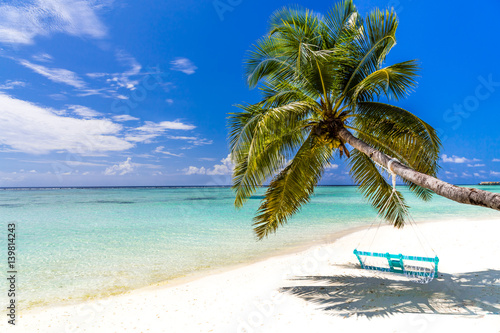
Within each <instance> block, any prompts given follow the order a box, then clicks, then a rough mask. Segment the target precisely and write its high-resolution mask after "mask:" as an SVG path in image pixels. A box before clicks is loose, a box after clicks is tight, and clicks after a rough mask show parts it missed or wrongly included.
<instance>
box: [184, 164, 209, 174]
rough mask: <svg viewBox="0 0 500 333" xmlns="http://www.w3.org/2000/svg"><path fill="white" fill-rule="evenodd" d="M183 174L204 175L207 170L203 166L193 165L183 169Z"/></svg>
mask: <svg viewBox="0 0 500 333" xmlns="http://www.w3.org/2000/svg"><path fill="white" fill-rule="evenodd" d="M183 171H184V174H185V175H204V174H206V173H207V170H206V169H205V168H204V167H201V168H197V167H194V166H190V167H188V168H187V169H184V170H183Z"/></svg>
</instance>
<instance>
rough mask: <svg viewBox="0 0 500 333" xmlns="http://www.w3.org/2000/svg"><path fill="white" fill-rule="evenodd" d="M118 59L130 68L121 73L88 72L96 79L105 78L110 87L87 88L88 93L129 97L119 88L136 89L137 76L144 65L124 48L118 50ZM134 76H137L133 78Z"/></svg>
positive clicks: (88, 75) (122, 97)
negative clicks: (119, 92)
mask: <svg viewBox="0 0 500 333" xmlns="http://www.w3.org/2000/svg"><path fill="white" fill-rule="evenodd" d="M115 55H116V59H117V61H118V62H119V63H120V64H121V65H122V66H124V67H126V68H128V69H127V70H125V71H124V72H121V73H87V74H86V76H87V77H89V78H91V79H94V80H103V81H104V82H105V83H106V84H107V85H108V87H106V88H102V89H87V91H85V94H86V95H102V96H104V97H113V98H119V99H128V97H126V96H124V95H121V94H118V89H120V88H124V89H128V90H132V91H133V90H135V89H136V87H137V85H138V84H139V80H138V79H137V77H138V76H139V75H145V73H142V74H141V69H142V66H141V64H139V62H137V60H136V59H135V58H134V57H132V56H131V55H129V54H128V53H126V52H125V51H122V50H117V51H116V54H115ZM133 77H136V78H134V79H133Z"/></svg>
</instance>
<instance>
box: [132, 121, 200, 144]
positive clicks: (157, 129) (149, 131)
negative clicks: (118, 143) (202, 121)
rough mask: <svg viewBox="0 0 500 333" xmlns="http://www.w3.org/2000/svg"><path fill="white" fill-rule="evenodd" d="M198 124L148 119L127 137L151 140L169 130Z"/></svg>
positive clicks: (187, 128)
mask: <svg viewBox="0 0 500 333" xmlns="http://www.w3.org/2000/svg"><path fill="white" fill-rule="evenodd" d="M194 128H196V126H193V125H188V124H184V123H182V122H180V121H178V120H176V121H162V122H159V123H155V122H152V121H146V122H145V123H144V125H143V126H140V127H137V128H135V129H133V130H132V131H131V133H129V134H128V135H127V137H126V139H127V140H128V141H133V142H151V140H152V139H154V138H156V137H158V136H160V135H162V134H163V133H165V132H166V131H168V130H183V131H187V130H192V129H194Z"/></svg>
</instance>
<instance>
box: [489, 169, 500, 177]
mask: <svg viewBox="0 0 500 333" xmlns="http://www.w3.org/2000/svg"><path fill="white" fill-rule="evenodd" d="M490 175H492V176H500V172H496V171H493V170H492V171H490Z"/></svg>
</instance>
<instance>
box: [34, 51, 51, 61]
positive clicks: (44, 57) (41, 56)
mask: <svg viewBox="0 0 500 333" xmlns="http://www.w3.org/2000/svg"><path fill="white" fill-rule="evenodd" d="M31 57H32V58H33V60H35V61H39V62H51V61H52V60H54V58H52V56H51V55H50V54H48V53H38V54H35V55H33V56H31Z"/></svg>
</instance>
